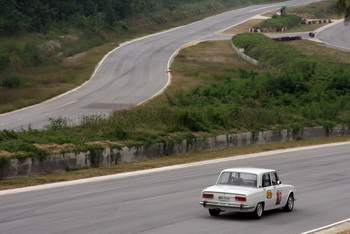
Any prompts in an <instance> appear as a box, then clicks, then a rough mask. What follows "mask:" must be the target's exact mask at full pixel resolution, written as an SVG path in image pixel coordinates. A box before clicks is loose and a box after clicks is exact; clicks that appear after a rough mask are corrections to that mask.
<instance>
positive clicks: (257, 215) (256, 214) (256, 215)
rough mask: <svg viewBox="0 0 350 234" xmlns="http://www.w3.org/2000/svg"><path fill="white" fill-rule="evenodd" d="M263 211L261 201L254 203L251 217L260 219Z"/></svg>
mask: <svg viewBox="0 0 350 234" xmlns="http://www.w3.org/2000/svg"><path fill="white" fill-rule="evenodd" d="M263 212H264V204H263V203H262V202H260V203H258V204H257V205H256V208H255V210H254V212H253V218H255V219H260V218H261V216H262V215H263Z"/></svg>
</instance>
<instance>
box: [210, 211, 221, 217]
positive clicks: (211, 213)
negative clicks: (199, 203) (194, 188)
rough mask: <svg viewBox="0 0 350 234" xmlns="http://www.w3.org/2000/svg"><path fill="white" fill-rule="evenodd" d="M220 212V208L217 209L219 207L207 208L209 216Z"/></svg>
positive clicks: (217, 214)
mask: <svg viewBox="0 0 350 234" xmlns="http://www.w3.org/2000/svg"><path fill="white" fill-rule="evenodd" d="M220 212H221V210H219V209H209V214H210V215H211V216H219V214H220Z"/></svg>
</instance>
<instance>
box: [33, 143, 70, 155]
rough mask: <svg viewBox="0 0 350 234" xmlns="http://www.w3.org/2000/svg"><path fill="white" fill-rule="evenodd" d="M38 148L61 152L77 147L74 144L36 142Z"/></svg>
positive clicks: (53, 152)
mask: <svg viewBox="0 0 350 234" xmlns="http://www.w3.org/2000/svg"><path fill="white" fill-rule="evenodd" d="M34 145H35V146H36V147H37V148H39V149H42V150H46V151H47V152H49V153H52V154H60V153H62V152H63V151H66V150H69V149H72V148H74V147H75V145H74V144H68V143H66V144H62V145H59V144H34Z"/></svg>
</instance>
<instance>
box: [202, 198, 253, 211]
mask: <svg viewBox="0 0 350 234" xmlns="http://www.w3.org/2000/svg"><path fill="white" fill-rule="evenodd" d="M199 204H200V205H202V206H203V207H204V208H208V209H220V210H222V211H226V210H227V211H235V212H253V211H254V210H255V206H250V205H245V204H243V203H241V204H227V203H217V202H208V201H201V202H199Z"/></svg>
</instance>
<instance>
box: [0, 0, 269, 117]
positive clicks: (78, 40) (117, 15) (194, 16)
mask: <svg viewBox="0 0 350 234" xmlns="http://www.w3.org/2000/svg"><path fill="white" fill-rule="evenodd" d="M264 2H272V0H253V1H248V0H239V1H227V0H191V1H185V0H179V1H176V3H175V2H174V1H169V0H164V1H159V0H146V1H141V0H127V1H125V0H104V1H97V0H86V1H79V0H62V1H59V2H58V1H52V0H45V1H44V0H37V1H30V0H10V1H7V0H0V4H1V6H2V7H1V8H0V113H5V112H8V111H11V110H16V109H19V108H22V107H25V106H29V105H33V104H36V103H40V102H42V101H44V100H47V99H49V98H52V97H54V96H57V95H59V94H61V93H64V92H66V91H68V90H71V89H72V88H74V87H76V86H78V85H80V84H82V83H83V82H84V81H86V80H88V79H89V78H90V76H91V74H92V72H93V69H94V67H95V66H96V64H97V63H98V62H99V61H100V60H101V59H102V57H103V56H104V55H105V54H107V53H108V51H110V50H112V49H113V48H115V47H117V46H118V45H119V44H120V43H121V42H124V41H127V40H131V39H133V38H137V37H140V36H144V35H147V34H150V33H154V32H159V31H161V30H164V29H167V28H171V27H174V26H178V25H182V24H185V23H189V22H191V21H195V20H198V19H201V18H203V17H206V16H209V15H212V14H215V13H220V12H223V11H226V10H228V9H233V8H235V7H241V6H244V5H248V4H259V3H264Z"/></svg>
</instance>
